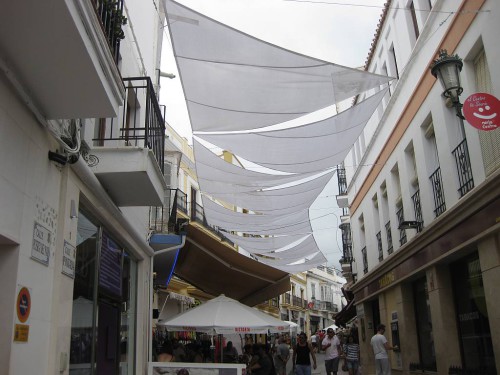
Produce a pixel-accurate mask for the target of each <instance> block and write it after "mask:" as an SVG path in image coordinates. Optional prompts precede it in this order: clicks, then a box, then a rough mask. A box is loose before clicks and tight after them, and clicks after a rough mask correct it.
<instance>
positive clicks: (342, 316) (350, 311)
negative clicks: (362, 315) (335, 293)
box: [335, 298, 356, 326]
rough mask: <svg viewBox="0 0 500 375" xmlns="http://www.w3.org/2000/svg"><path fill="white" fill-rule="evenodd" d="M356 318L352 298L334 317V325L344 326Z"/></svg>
mask: <svg viewBox="0 0 500 375" xmlns="http://www.w3.org/2000/svg"><path fill="white" fill-rule="evenodd" d="M355 316H356V306H355V305H354V298H353V299H351V300H350V301H349V303H348V304H347V305H345V306H344V308H343V309H342V310H340V311H339V312H338V314H337V315H335V324H336V325H338V326H345V325H346V324H347V322H348V321H350V320H351V319H352V318H354V317H355Z"/></svg>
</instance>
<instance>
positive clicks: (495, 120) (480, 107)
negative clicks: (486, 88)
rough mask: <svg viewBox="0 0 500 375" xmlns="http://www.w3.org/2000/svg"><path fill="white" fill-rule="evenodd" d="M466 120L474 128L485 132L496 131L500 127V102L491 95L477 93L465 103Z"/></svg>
mask: <svg viewBox="0 0 500 375" xmlns="http://www.w3.org/2000/svg"><path fill="white" fill-rule="evenodd" d="M463 112H464V116H465V119H466V120H467V121H468V122H469V124H471V125H472V126H473V127H475V128H476V129H479V130H483V131H491V130H495V129H497V128H498V127H499V126H500V101H499V100H498V99H497V98H496V97H494V96H493V95H491V94H487V93H484V92H477V93H475V94H472V95H470V96H469V97H468V98H467V99H466V100H465V102H464V106H463Z"/></svg>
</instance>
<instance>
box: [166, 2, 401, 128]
mask: <svg viewBox="0 0 500 375" xmlns="http://www.w3.org/2000/svg"><path fill="white" fill-rule="evenodd" d="M165 9H166V11H167V22H168V28H169V32H170V38H171V41H172V46H173V51H174V56H175V59H176V62H177V67H178V70H179V74H180V77H181V80H182V86H183V89H184V96H185V99H186V103H187V107H188V111H189V116H190V120H191V126H192V129H193V131H194V132H196V131H234V130H247V129H255V128H260V127H264V126H268V125H273V124H278V123H282V122H285V121H287V120H291V119H294V118H297V117H300V116H302V115H305V114H308V113H311V112H314V111H316V110H319V109H322V108H325V107H327V106H330V105H333V104H335V103H338V102H341V101H343V100H345V99H348V98H350V97H353V96H354V95H357V94H360V93H362V92H364V91H367V90H369V89H371V88H373V87H377V86H380V85H383V84H385V83H387V82H388V81H389V80H391V78H389V77H387V76H382V75H376V74H371V73H368V72H365V71H361V70H358V69H353V68H348V67H344V66H341V65H336V64H333V63H330V62H327V61H323V60H319V59H316V58H312V57H309V56H305V55H301V54H299V53H296V52H292V51H289V50H286V49H284V48H281V47H278V46H275V45H273V44H270V43H267V42H265V41H262V40H259V39H257V38H254V37H252V36H250V35H248V34H245V33H243V32H241V31H238V30H236V29H233V28H231V27H229V26H227V25H224V24H222V23H219V22H217V21H215V20H213V19H211V18H209V17H206V16H204V15H202V14H200V13H198V12H196V11H194V10H192V9H190V8H188V7H186V6H184V5H181V4H179V3H178V2H175V1H172V0H165Z"/></svg>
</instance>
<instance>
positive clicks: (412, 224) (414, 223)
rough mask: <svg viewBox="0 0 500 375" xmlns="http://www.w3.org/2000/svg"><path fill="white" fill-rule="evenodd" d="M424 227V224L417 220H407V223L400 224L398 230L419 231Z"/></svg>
mask: <svg viewBox="0 0 500 375" xmlns="http://www.w3.org/2000/svg"><path fill="white" fill-rule="evenodd" d="M421 227H422V222H421V221H417V220H411V221H410V220H407V221H402V222H401V223H399V226H398V229H399V230H403V229H417V230H419V229H420V228H421Z"/></svg>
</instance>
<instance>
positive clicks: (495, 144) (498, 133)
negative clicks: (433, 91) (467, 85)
mask: <svg viewBox="0 0 500 375" xmlns="http://www.w3.org/2000/svg"><path fill="white" fill-rule="evenodd" d="M474 71H475V75H476V89H477V92H486V93H489V94H493V92H492V91H493V88H492V85H491V77H490V70H489V68H488V61H487V60H486V54H485V52H484V49H482V50H481V52H479V54H478V55H477V57H476V58H475V59H474ZM479 142H480V145H481V153H482V155H483V162H484V171H485V174H486V176H489V175H490V174H492V173H493V172H494V171H496V170H497V169H498V168H499V167H500V129H496V130H492V131H479Z"/></svg>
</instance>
